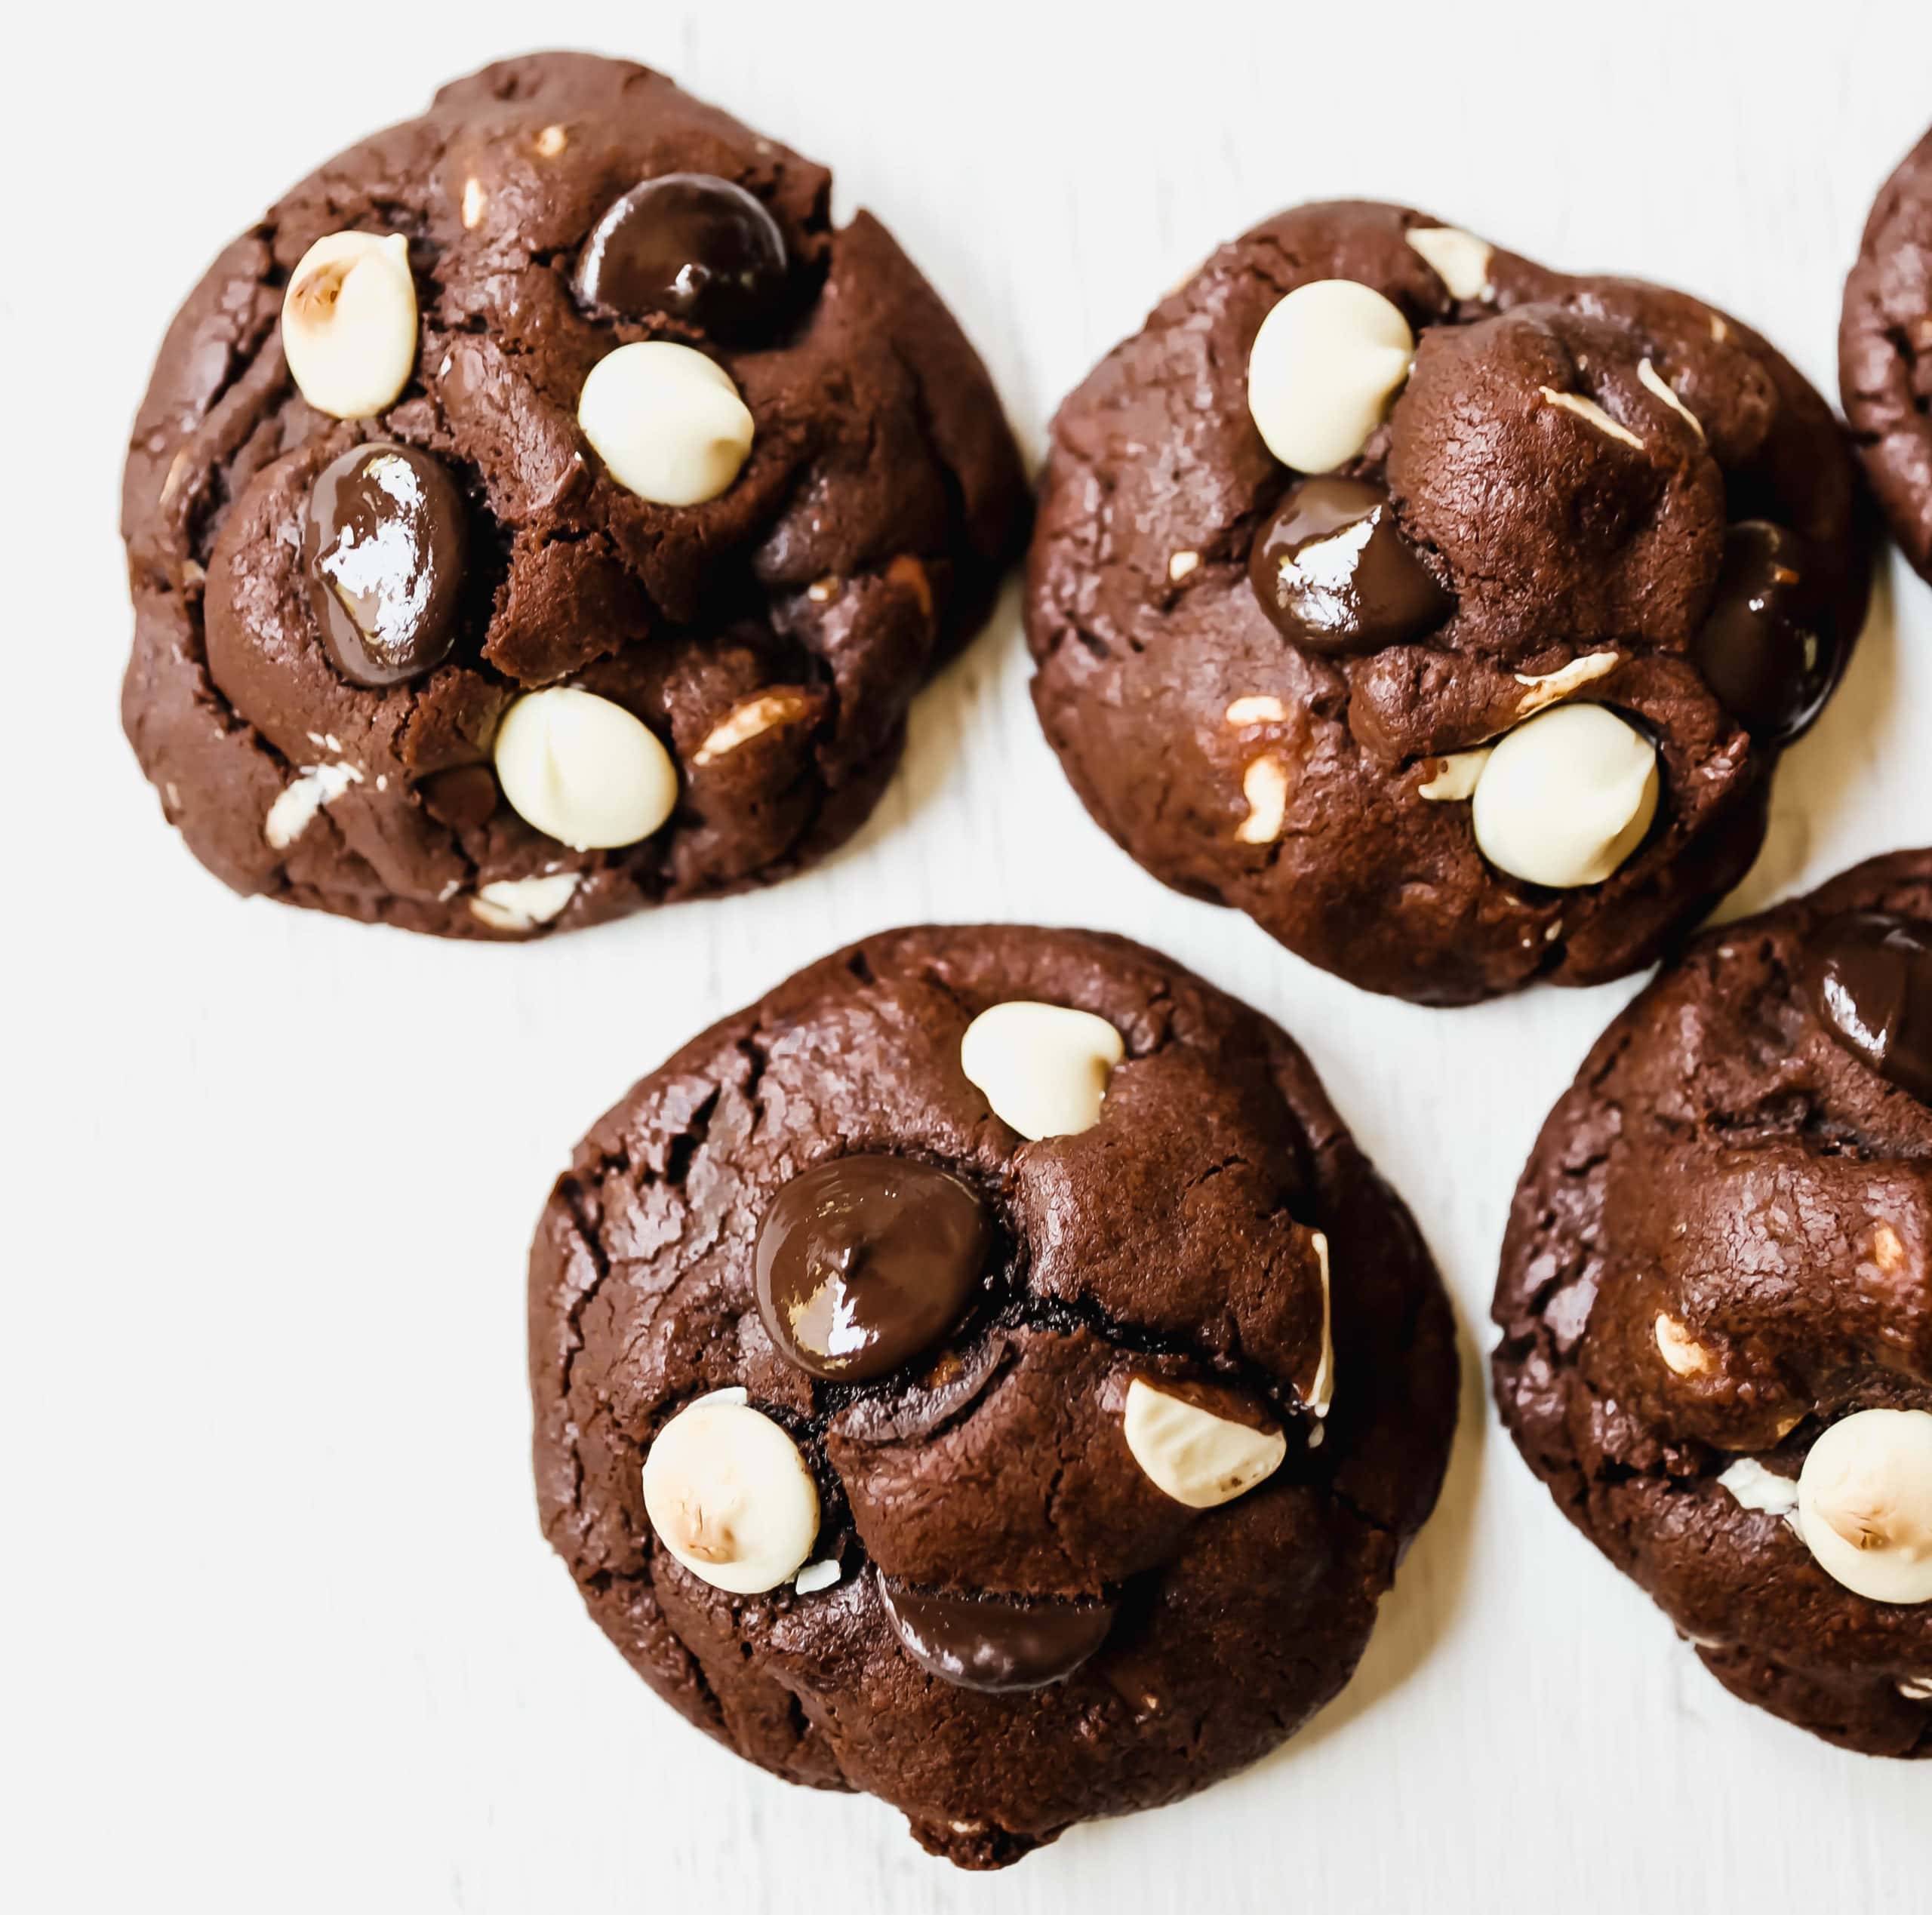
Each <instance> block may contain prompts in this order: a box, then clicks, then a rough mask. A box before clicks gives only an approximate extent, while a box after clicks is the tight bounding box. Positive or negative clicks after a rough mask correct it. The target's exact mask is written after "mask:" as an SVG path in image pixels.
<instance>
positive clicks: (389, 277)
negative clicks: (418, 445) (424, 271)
mask: <svg viewBox="0 0 1932 1915" xmlns="http://www.w3.org/2000/svg"><path fill="white" fill-rule="evenodd" d="M281 349H282V351H283V352H284V353H285V355H287V357H288V371H289V376H290V377H291V378H292V379H293V380H294V381H295V383H296V385H297V386H298V387H299V388H300V390H301V393H302V396H303V398H305V399H306V400H307V401H308V402H309V404H311V405H312V406H313V407H315V410H317V411H318V412H326V413H330V414H331V416H333V417H335V418H337V419H367V418H368V417H370V415H371V413H378V412H380V411H382V410H383V409H384V408H385V407H388V406H390V405H392V404H394V403H395V400H396V399H397V398H398V395H400V394H401V391H402V389H403V388H404V387H405V386H407V385H408V383H409V377H410V374H411V373H413V372H414V370H415V369H416V281H415V279H414V277H413V276H412V275H411V272H410V270H409V242H408V240H406V239H405V238H403V236H402V235H401V234H400V233H390V234H388V235H383V234H380V233H373V232H332V233H330V234H329V235H327V236H326V237H325V238H321V239H318V240H317V241H315V244H314V245H312V247H309V250H308V251H307V252H306V253H304V254H303V255H302V259H301V263H300V264H299V265H298V266H297V267H296V269H295V271H294V274H293V275H291V278H290V279H289V281H288V291H287V293H286V294H284V295H283V297H282V302H281Z"/></svg>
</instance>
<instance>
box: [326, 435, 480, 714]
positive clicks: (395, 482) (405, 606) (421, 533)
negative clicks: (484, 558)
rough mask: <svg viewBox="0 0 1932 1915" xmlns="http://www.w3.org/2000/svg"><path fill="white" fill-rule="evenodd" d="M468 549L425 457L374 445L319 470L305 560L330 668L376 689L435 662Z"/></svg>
mask: <svg viewBox="0 0 1932 1915" xmlns="http://www.w3.org/2000/svg"><path fill="white" fill-rule="evenodd" d="M468 547H469V532H468V521H467V519H466V515H465V513H464V510H463V495H462V493H460V492H459V491H458V490H457V486H456V481H455V480H454V479H453V478H451V476H450V475H449V472H448V468H446V467H445V466H444V465H443V464H442V463H441V461H440V460H435V459H432V457H431V456H429V453H426V452H418V451H417V450H416V448H415V447H414V446H407V445H392V444H386V443H384V442H383V441H376V442H374V443H373V444H368V445H358V446H357V447H355V449H354V450H352V451H349V452H345V453H343V455H342V456H341V457H340V459H337V460H334V461H333V462H332V463H330V464H328V465H327V466H324V467H323V468H322V469H321V472H319V473H318V475H316V478H315V484H313V485H312V487H310V488H309V509H308V510H307V512H306V513H305V514H304V515H303V558H304V561H305V569H306V571H307V573H308V579H309V603H310V604H312V606H313V607H314V608H315V620H316V623H317V624H318V626H320V627H321V635H322V644H323V645H324V647H325V648H326V649H327V650H328V655H329V656H330V657H331V659H333V660H334V662H335V667H336V669H337V671H338V672H340V673H341V674H342V675H343V677H344V678H346V679H348V680H349V682H350V683H351V684H358V685H368V686H372V687H380V686H383V685H393V684H399V683H401V681H403V680H404V679H405V678H420V676H421V675H423V673H424V672H427V671H429V670H430V669H432V667H433V666H435V665H438V664H440V663H441V661H442V660H443V659H444V658H445V656H448V652H449V649H450V647H451V644H453V643H454V640H455V637H456V629H455V622H456V610H457V600H458V598H459V597H460V595H461V592H462V586H463V564H464V561H465V558H466V554H467V551H468Z"/></svg>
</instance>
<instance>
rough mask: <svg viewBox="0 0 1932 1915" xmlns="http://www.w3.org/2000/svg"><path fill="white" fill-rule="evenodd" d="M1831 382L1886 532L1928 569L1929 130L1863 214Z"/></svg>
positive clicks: (1931, 422) (1931, 398) (1931, 354)
mask: <svg viewBox="0 0 1932 1915" xmlns="http://www.w3.org/2000/svg"><path fill="white" fill-rule="evenodd" d="M1838 390H1839V392H1840V394H1841V397H1842V398H1843V400H1844V416H1845V418H1846V420H1847V423H1849V424H1850V427H1851V429H1852V432H1853V434H1854V436H1855V438H1857V442H1858V449H1859V453H1860V456H1861V457H1862V458H1863V460H1864V461H1865V472H1866V477H1867V478H1869V480H1870V481H1872V490H1873V492H1875V493H1876V494H1877V495H1878V503H1879V506H1880V508H1881V510H1882V511H1883V512H1884V515H1885V519H1886V522H1887V524H1889V525H1890V527H1891V531H1892V536H1893V537H1894V538H1895V539H1897V541H1898V542H1899V544H1900V546H1901V547H1902V548H1903V550H1904V552H1905V555H1906V558H1909V559H1910V560H1911V561H1912V564H1913V565H1915V567H1917V568H1918V570H1919V572H1920V573H1921V574H1922V575H1923V576H1924V577H1926V578H1927V579H1932V132H1928V133H1927V134H1926V136H1925V137H1924V139H1923V140H1920V141H1919V143H1918V145H1917V146H1915V147H1913V149H1912V151H1911V152H1909V153H1908V154H1906V156H1905V158H1903V160H1901V161H1900V162H1899V168H1898V171H1897V172H1896V173H1894V174H1893V175H1892V177H1890V179H1889V180H1887V181H1886V182H1885V183H1884V186H1882V187H1881V189H1879V193H1878V198H1877V199H1876V201H1874V202H1873V204H1872V217H1870V218H1869V220H1866V223H1865V236H1864V238H1863V240H1862V241H1860V244H1859V248H1858V263H1857V265H1856V266H1854V267H1853V268H1852V269H1851V273H1850V277H1849V278H1847V280H1846V281H1845V284H1844V315H1843V316H1842V318H1841V319H1840V321H1839V322H1838Z"/></svg>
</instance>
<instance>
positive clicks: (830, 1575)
mask: <svg viewBox="0 0 1932 1915" xmlns="http://www.w3.org/2000/svg"><path fill="white" fill-rule="evenodd" d="M841 1575H844V1571H843V1570H842V1569H840V1568H839V1566H838V1564H837V1563H835V1562H834V1561H833V1560H832V1558H831V1557H829V1556H828V1557H826V1558H825V1559H824V1560H823V1561H822V1562H818V1563H807V1564H806V1565H805V1566H804V1568H803V1569H801V1570H800V1571H799V1572H798V1574H797V1575H795V1576H794V1577H793V1578H792V1588H794V1589H795V1590H796V1591H798V1594H800V1595H801V1596H816V1595H817V1594H818V1592H819V1591H820V1590H821V1589H829V1588H831V1587H832V1585H833V1584H834V1583H835V1582H836V1581H838V1578H840V1577H841Z"/></svg>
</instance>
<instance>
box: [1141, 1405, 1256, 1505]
mask: <svg viewBox="0 0 1932 1915" xmlns="http://www.w3.org/2000/svg"><path fill="white" fill-rule="evenodd" d="M1122 1422H1123V1425H1124V1428H1125V1431H1126V1435H1127V1446H1128V1449H1130V1450H1131V1451H1132V1452H1133V1453H1134V1461H1135V1462H1137V1463H1138V1464H1139V1465H1140V1468H1141V1471H1142V1473H1143V1474H1144V1475H1145V1476H1146V1478H1147V1480H1148V1481H1149V1482H1150V1483H1152V1484H1153V1486H1154V1487H1155V1489H1158V1490H1159V1491H1160V1492H1161V1494H1162V1495H1167V1496H1171V1497H1172V1498H1174V1501H1175V1502H1177V1503H1185V1504H1186V1505H1187V1507H1188V1508H1189V1509H1214V1508H1218V1507H1219V1506H1220V1505H1221V1504H1223V1503H1229V1502H1233V1501H1234V1499H1235V1497H1237V1496H1241V1495H1246V1494H1247V1492H1248V1491H1249V1490H1251V1489H1253V1488H1254V1486H1255V1485H1256V1484H1257V1483H1260V1482H1263V1481H1264V1480H1266V1478H1267V1477H1271V1476H1272V1475H1273V1474H1274V1473H1275V1471H1276V1470H1278V1469H1279V1468H1281V1459H1282V1458H1283V1457H1284V1456H1285V1455H1287V1453H1288V1440H1287V1437H1285V1436H1284V1435H1283V1434H1281V1431H1279V1430H1257V1429H1256V1428H1254V1426H1253V1425H1251V1424H1248V1423H1237V1422H1234V1421H1233V1420H1232V1419H1231V1418H1229V1417H1226V1416H1216V1415H1215V1414H1214V1412H1213V1411H1212V1410H1207V1409H1201V1408H1200V1407H1199V1406H1198V1405H1197V1404H1195V1403H1186V1402H1183V1400H1181V1399H1180V1397H1171V1396H1169V1395H1168V1394H1166V1392H1165V1391H1161V1390H1157V1389H1155V1388H1154V1386H1153V1385H1152V1384H1151V1383H1147V1382H1143V1381H1142V1379H1140V1378H1139V1377H1135V1378H1134V1380H1133V1382H1131V1383H1129V1384H1128V1386H1127V1406H1126V1409H1125V1412H1124V1416H1123V1418H1122Z"/></svg>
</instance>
